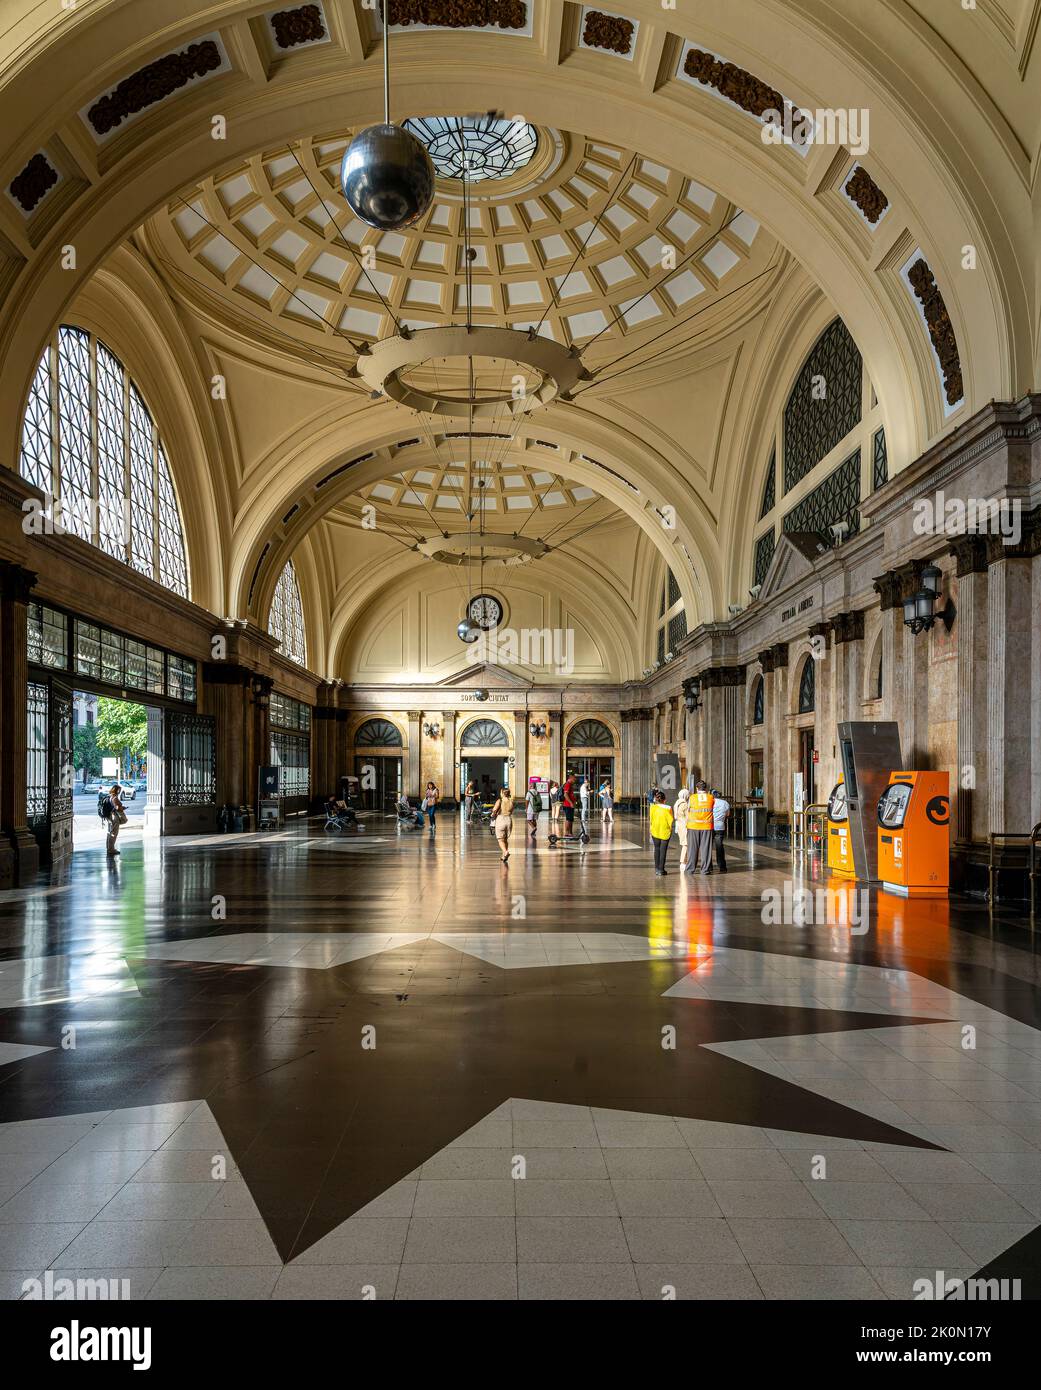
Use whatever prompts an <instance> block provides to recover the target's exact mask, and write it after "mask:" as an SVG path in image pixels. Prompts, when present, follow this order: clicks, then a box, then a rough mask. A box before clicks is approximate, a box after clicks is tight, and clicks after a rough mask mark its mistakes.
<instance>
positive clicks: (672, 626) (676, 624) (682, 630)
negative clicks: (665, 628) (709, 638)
mask: <svg viewBox="0 0 1041 1390" xmlns="http://www.w3.org/2000/svg"><path fill="white" fill-rule="evenodd" d="M686 635H687V614H686V611H685V610H684V609H682V608H681V609H680V611H679V612H678V613H677V614H676V615H675V616H674V617H672V618H670V619H669V645H668V650H669V651H670V652H674V651H675V650H676V643H677V642H678V641H679V640H680V638H681V637H686Z"/></svg>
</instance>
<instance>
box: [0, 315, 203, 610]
mask: <svg viewBox="0 0 1041 1390" xmlns="http://www.w3.org/2000/svg"><path fill="white" fill-rule="evenodd" d="M19 469H20V471H21V474H22V477H23V478H27V479H28V480H29V482H30V483H32V484H34V486H36V487H38V488H40V490H41V491H42V492H45V493H46V494H47V495H48V497H50V498H51V499H52V500H53V502H54V519H55V522H56V523H60V525H61V526H62V527H63V528H64V530H65V531H67V532H70V533H71V534H72V535H75V536H80V537H81V538H82V539H83V540H85V541H89V542H90V543H91V544H92V545H96V546H98V547H99V548H100V549H101V550H103V551H105V553H106V554H108V555H112V556H114V557H115V558H116V559H117V560H124V561H126V563H127V564H129V565H131V566H133V568H134V569H136V570H138V571H139V572H140V573H141V574H147V575H148V577H149V578H150V579H154V580H156V581H157V583H159V584H162V585H164V586H165V587H166V588H167V589H172V590H173V591H174V592H175V593H178V594H182V595H183V596H184V597H185V598H187V597H188V566H187V563H186V560H185V553H184V534H183V531H182V529H181V517H180V513H179V511H178V508H177V496H176V494H175V492H174V486H173V479H172V478H171V476H170V468H169V465H168V463H167V459H166V451H165V449H164V447H163V441H162V440H161V439H160V437H159V430H158V429H157V427H156V423H155V421H154V420H153V418H152V415H151V412H150V411H149V409H148V407H147V406H146V405H145V402H144V398H143V397H142V395H141V392H140V391H139V389H138V387H137V386H136V385H135V383H134V382H133V381H132V380H131V379H130V376H129V375H128V373H127V371H126V368H125V367H124V366H123V364H122V362H120V360H119V358H118V357H117V356H116V355H115V353H113V352H112V351H111V350H110V349H109V348H107V347H106V346H105V344H104V343H102V342H100V341H99V340H98V338H96V337H95V336H94V334H93V333H88V332H86V331H85V330H84V329H82V328H73V327H71V326H70V325H68V324H62V326H61V327H60V328H59V329H58V331H57V333H56V334H55V335H54V337H53V338H52V340H51V342H50V343H49V344H48V345H47V347H46V348H45V349H44V353H43V356H42V357H41V358H40V362H39V365H38V366H37V368H36V374H35V376H34V377H33V380H32V385H31V386H30V388H29V399H28V401H27V402H26V406H25V414H24V416H23V417H22V446H21V450H20V454H19Z"/></svg>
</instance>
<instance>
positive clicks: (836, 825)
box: [828, 777, 856, 878]
mask: <svg viewBox="0 0 1041 1390" xmlns="http://www.w3.org/2000/svg"><path fill="white" fill-rule="evenodd" d="M828 868H829V869H830V870H831V872H832V873H833V874H841V875H843V876H844V877H846V878H854V877H855V876H856V870H855V869H854V867H853V845H852V842H851V841H850V838H849V811H848V809H847V807H846V783H845V780H844V779H843V778H842V777H840V778H839V780H838V782H837V783H836V784H835V787H834V788H833V790H832V793H831V795H830V796H829V797H828Z"/></svg>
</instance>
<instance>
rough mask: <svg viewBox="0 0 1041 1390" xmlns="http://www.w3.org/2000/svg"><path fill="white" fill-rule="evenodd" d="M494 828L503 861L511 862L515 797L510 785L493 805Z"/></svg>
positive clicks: (505, 862) (501, 792)
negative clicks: (511, 833) (511, 836)
mask: <svg viewBox="0 0 1041 1390" xmlns="http://www.w3.org/2000/svg"><path fill="white" fill-rule="evenodd" d="M492 828H493V829H494V831H495V838H496V840H497V841H498V843H499V848H500V849H501V850H502V862H503V863H504V864H508V863H509V862H510V831H511V830H512V829H513V797H512V795H511V794H510V789H509V787H503V789H502V791H500V793H499V797H498V800H497V801H496V803H495V805H494V806H493V807H492Z"/></svg>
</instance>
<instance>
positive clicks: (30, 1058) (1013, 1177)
mask: <svg viewBox="0 0 1041 1390" xmlns="http://www.w3.org/2000/svg"><path fill="white" fill-rule="evenodd" d="M321 824H322V822H321V820H318V821H312V822H310V823H309V824H305V823H298V824H295V825H292V826H291V827H289V828H288V829H286V830H285V831H282V832H278V833H272V834H269V835H267V836H264V835H255V836H231V837H225V836H219V835H215V836H212V837H202V838H200V837H193V838H186V839H184V840H176V839H170V840H166V841H162V842H160V841H156V840H146V841H145V842H144V843H143V844H142V843H140V842H138V843H136V844H128V845H127V847H126V849H125V851H124V853H123V854H122V855H121V856H120V858H119V859H117V860H116V861H115V862H114V863H109V862H106V860H105V858H104V855H103V852H102V851H101V850H100V849H98V848H86V849H83V850H81V851H80V852H78V853H77V854H75V855H74V857H73V860H72V863H71V866H70V867H69V869H68V870H67V872H66V874H65V875H64V877H61V878H56V879H54V880H53V881H47V882H43V881H41V885H40V887H39V888H38V889H34V890H19V891H17V892H13V893H6V894H0V1290H2V1293H3V1295H4V1296H5V1297H8V1298H19V1297H21V1296H23V1289H24V1285H25V1281H26V1280H31V1279H34V1278H39V1277H41V1276H42V1275H43V1273H44V1271H46V1270H53V1271H54V1273H55V1276H56V1277H61V1276H69V1277H81V1278H102V1277H108V1278H119V1279H127V1280H129V1291H130V1296H131V1297H133V1298H262V1299H263V1298H308V1299H311V1298H315V1299H317V1298H363V1297H373V1296H374V1297H376V1298H398V1299H416V1298H420V1299H422V1298H457V1299H471V1298H499V1299H514V1298H517V1297H520V1298H548V1299H556V1298H594V1297H599V1298H620V1299H630V1298H641V1297H643V1298H654V1299H661V1298H663V1297H671V1296H673V1295H674V1296H676V1297H679V1298H705V1299H712V1298H742V1299H763V1298H767V1299H792V1298H826V1299H836V1298H867V1299H886V1298H893V1299H907V1298H911V1297H913V1286H914V1283H915V1281H916V1280H918V1279H921V1278H928V1279H930V1280H934V1279H935V1278H936V1276H937V1273H938V1272H939V1271H942V1272H943V1273H942V1276H941V1277H942V1278H952V1277H954V1278H958V1277H961V1278H966V1277H970V1276H972V1275H975V1274H977V1273H981V1272H983V1273H987V1274H991V1275H995V1276H997V1275H1002V1276H1004V1277H1008V1278H1019V1279H1021V1281H1022V1291H1023V1297H1038V1296H1041V1243H1039V1233H1041V1224H1039V1223H1041V982H1039V979H1038V972H1037V967H1036V958H1035V956H1034V954H1033V952H1032V946H1031V935H1030V933H1029V930H1028V929H1027V924H1026V923H1024V922H1021V921H1020V922H1017V921H1016V920H1014V919H1011V918H1009V919H1007V920H1003V921H1001V922H999V923H998V924H997V925H995V924H993V923H990V922H989V921H988V918H987V915H986V911H985V909H983V908H981V907H980V906H978V905H974V904H968V903H959V902H952V903H951V904H948V903H946V902H943V903H906V902H903V901H902V900H900V899H895V898H891V897H888V896H886V895H881V896H879V897H877V898H876V896H875V895H873V894H872V895H869V896H868V900H867V902H866V904H862V903H861V902H860V900H859V899H856V898H854V897H852V896H851V895H852V892H853V890H851V889H850V888H848V887H845V888H843V887H841V886H839V885H836V891H835V892H834V893H833V894H831V895H830V896H828V895H826V894H825V893H824V892H823V891H821V892H820V893H819V894H818V896H817V897H816V898H815V899H812V900H811V901H810V903H809V906H808V907H807V906H806V903H805V902H804V900H803V899H801V898H800V896H799V895H800V890H802V889H804V888H809V889H813V890H818V889H820V890H823V889H824V887H825V886H826V885H825V881H824V880H823V879H822V878H821V875H820V871H819V868H817V867H816V866H815V865H814V864H813V863H812V862H811V865H810V866H809V867H807V868H805V869H803V868H802V867H799V868H798V869H796V870H793V865H792V860H791V857H790V856H789V855H787V854H784V853H780V852H777V851H772V850H769V849H765V848H756V849H748V848H746V847H745V846H743V845H737V844H735V845H732V846H731V847H730V848H729V851H728V853H729V860H730V872H729V874H728V875H727V876H726V877H723V876H720V875H718V874H714V875H713V876H711V877H709V878H689V877H681V876H680V875H678V874H677V873H676V872H675V865H673V866H672V869H673V871H672V872H670V873H669V875H668V877H666V878H664V879H656V878H655V877H654V874H653V869H652V865H651V859H650V851H649V848H648V847H647V841H646V838H645V836H646V831H645V827H644V826H643V825H642V824H641V822H640V821H639V820H638V819H635V818H633V819H629V818H624V817H622V818H620V819H619V821H618V822H617V824H616V825H615V826H614V827H613V828H607V829H604V828H603V827H601V826H600V824H599V822H598V821H597V822H596V823H594V825H593V827H592V831H593V838H592V842H591V843H590V845H589V846H588V848H587V849H580V848H578V847H576V846H558V847H556V848H551V847H550V846H549V845H548V844H547V843H546V838H545V830H544V827H543V831H542V833H541V835H540V838H539V841H538V843H537V845H536V847H534V848H532V847H531V846H530V845H528V844H527V843H526V841H525V837H524V835H523V831H522V824H521V822H520V821H519V820H518V822H517V829H516V832H515V836H514V850H513V855H512V858H511V862H510V864H509V866H508V867H503V866H502V865H501V864H500V863H499V861H498V852H497V849H496V846H495V843H494V841H493V840H492V839H491V838H490V837H489V834H488V832H487V830H482V829H470V830H464V829H463V827H461V826H460V824H459V822H458V820H457V819H456V818H455V817H454V816H452V815H449V814H445V813H442V815H441V817H440V818H439V824H438V828H437V832H436V834H435V835H429V834H428V833H426V832H401V831H398V829H397V828H396V825H395V823H394V822H393V821H391V820H384V819H381V818H379V817H371V818H369V819H368V820H367V822H366V825H365V830H364V833H363V834H361V835H355V836H346V835H345V836H342V837H341V836H327V835H324V834H323V833H322V832H321ZM671 853H672V855H673V857H675V849H673V850H672V852H671ZM793 895H794V896H793ZM862 909H863V911H862ZM793 918H794V920H793Z"/></svg>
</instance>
